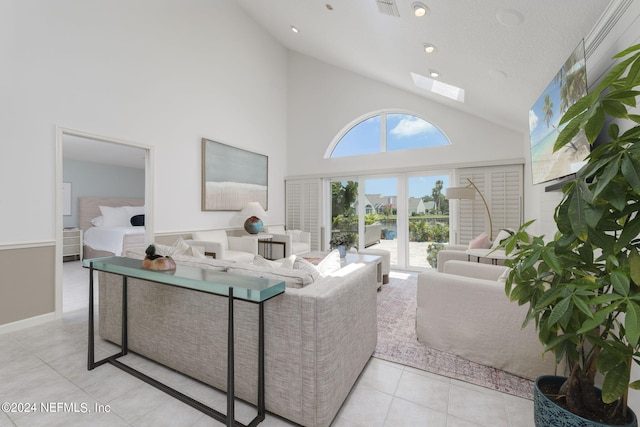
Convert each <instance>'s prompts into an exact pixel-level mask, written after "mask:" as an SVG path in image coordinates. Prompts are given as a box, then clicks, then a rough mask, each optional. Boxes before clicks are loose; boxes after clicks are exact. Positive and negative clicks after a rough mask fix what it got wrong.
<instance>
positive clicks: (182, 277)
mask: <svg viewBox="0 0 640 427" xmlns="http://www.w3.org/2000/svg"><path fill="white" fill-rule="evenodd" d="M141 262H142V261H141V260H139V259H132V258H126V257H115V256H114V257H106V258H96V259H86V260H84V261H83V263H82V265H83V267H85V268H88V269H89V270H90V274H89V338H88V339H89V343H88V344H89V345H88V356H87V359H88V360H87V369H88V370H93V369H95V368H96V367H98V366H101V365H103V364H105V363H109V364H111V365H113V366H115V367H117V368H119V369H122V370H123V371H125V372H127V373H129V374H131V375H133V376H135V377H136V378H139V379H140V380H142V381H144V382H146V383H148V384H151V385H152V386H154V387H156V388H158V389H160V390H162V391H164V392H165V393H167V394H169V395H171V396H173V397H175V398H176V399H179V400H181V401H182V402H184V403H186V404H188V405H190V406H192V407H193V408H195V409H197V410H199V411H201V412H203V413H205V414H207V415H209V416H211V417H212V418H215V419H216V420H218V421H220V422H222V423H225V425H227V426H237V425H242V424H240V423H239V422H237V421H235V398H234V394H235V389H234V331H233V323H234V322H233V302H234V300H236V299H239V300H243V301H248V302H251V303H255V304H258V306H259V312H258V340H259V342H258V408H257V410H258V415H257V416H256V417H255V418H254V419H253V420H252V421H251V422H250V423H249V424H248V425H249V426H255V425H257V424H258V423H260V422H261V421H263V420H264V418H265V402H264V306H263V304H264V303H265V301H268V300H269V299H271V298H273V297H275V296H277V295H280V294H282V293H283V292H284V290H285V282H283V281H279V280H273V279H263V278H258V277H250V276H240V275H234V274H228V273H224V272H220V271H213V270H209V269H205V268H199V267H188V266H183V265H178V266H177V268H176V270H172V271H152V270H145V269H142V268H141V267H140V264H141ZM94 270H97V271H105V272H108V273H113V274H117V275H120V276H122V340H121V345H120V350H121V351H120V352H119V353H116V354H114V355H112V356H108V357H106V358H104V359H102V360H98V361H96V360H95V345H94V339H95V338H94V334H95V331H94V306H93V304H94V301H93V300H94V294H93V282H94V280H93V271H94ZM129 278H135V279H142V280H146V281H150V282H155V283H159V284H162V285H166V286H175V287H179V288H183V289H187V290H190V291H193V292H204V293H208V294H215V295H220V296H223V297H226V298H227V299H228V300H229V304H228V305H229V313H228V322H227V324H228V328H227V340H228V343H227V413H226V414H224V413H222V412H220V411H217V410H215V409H213V408H211V407H209V406H206V405H204V404H203V403H202V402H200V401H197V400H195V399H193V398H191V397H190V396H187V395H185V394H183V393H181V392H180V391H178V390H176V389H173V388H171V387H169V386H167V385H165V384H163V383H161V382H160V381H158V380H156V379H154V378H151V377H149V376H147V375H146V374H143V373H142V372H140V371H138V370H136V369H133V368H132V367H130V366H128V365H126V364H124V363H122V362H121V361H119V360H117V359H118V358H120V357H122V356H125V355H126V354H127V353H128V333H127V330H128V323H127V311H128V308H127V280H128V279H129ZM138 283H144V282H138Z"/></svg>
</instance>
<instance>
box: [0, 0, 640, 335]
mask: <svg viewBox="0 0 640 427" xmlns="http://www.w3.org/2000/svg"><path fill="white" fill-rule="evenodd" d="M613 3H615V4H619V3H624V2H613ZM322 6H323V7H324V5H322ZM625 6H626V8H625V13H624V14H623V16H622V17H621V18H620V19H619V21H618V24H617V26H615V27H614V29H613V30H612V31H610V32H609V33H608V35H607V37H605V38H604V41H602V42H600V44H599V47H598V48H597V49H596V50H595V51H594V52H592V53H591V56H590V58H589V59H588V67H589V70H590V71H589V73H591V74H592V75H591V76H590V77H589V79H590V80H593V81H596V80H597V79H598V78H599V76H601V75H602V74H603V73H604V71H605V69H606V68H607V67H608V65H607V64H608V63H609V59H610V57H611V56H612V54H613V53H615V52H617V51H618V50H620V49H622V48H624V47H626V46H628V45H631V44H633V43H634V42H635V41H637V38H638V32H637V30H634V29H633V27H632V24H633V23H634V21H635V19H637V16H638V9H639V7H640V6H639V5H638V2H637V1H633V2H629V4H628V5H625ZM0 9H1V10H2V13H0V16H2V18H0V19H1V20H2V21H3V22H2V25H1V26H0V27H2V28H3V33H6V37H4V38H3V39H4V40H6V45H5V49H3V51H5V54H4V55H3V56H4V57H5V58H6V61H7V63H8V64H10V66H8V67H3V69H2V71H0V73H2V75H3V77H4V78H3V81H5V82H6V83H5V86H4V88H3V91H4V92H5V93H6V94H7V96H6V97H3V99H4V102H3V103H2V110H3V114H2V116H3V117H4V118H7V119H6V123H5V124H4V126H3V128H5V129H6V134H5V138H6V141H7V143H6V144H5V146H6V147H5V155H4V156H2V158H1V159H0V170H2V171H3V172H2V173H3V175H2V176H3V178H4V181H5V182H8V183H10V182H12V181H13V179H16V177H19V178H18V179H20V183H19V184H16V185H7V186H5V193H4V194H5V198H4V199H5V206H6V208H5V209H4V210H3V212H4V214H3V218H4V221H3V222H2V225H0V236H2V237H1V238H0V247H1V249H2V250H0V266H2V268H3V276H4V277H5V278H6V279H3V284H2V290H1V292H2V298H1V301H0V332H5V331H7V332H9V331H15V330H18V329H20V328H23V327H27V326H32V325H36V324H39V323H43V322H45V321H50V320H54V319H55V318H56V317H57V316H60V314H56V313H57V312H58V309H59V307H58V306H57V305H58V302H57V301H58V297H57V295H56V286H57V285H56V283H57V281H59V280H61V279H60V278H61V272H60V271H59V270H60V264H59V263H58V259H57V256H56V244H57V242H58V240H59V239H60V237H59V236H60V233H61V230H59V229H58V228H59V227H58V221H59V220H60V219H59V218H58V209H59V208H58V200H57V193H58V192H57V189H56V185H57V183H58V182H59V181H60V182H61V179H60V178H59V174H60V171H59V170H58V164H59V163H58V161H59V159H57V156H58V155H59V153H58V152H57V147H56V130H57V127H61V128H65V129H73V130H77V131H84V132H88V133H91V134H95V135H101V136H104V137H109V138H113V139H116V140H120V141H128V142H131V143H133V144H136V145H139V146H140V147H143V148H145V147H148V148H149V150H150V151H151V152H152V156H153V162H154V166H153V176H152V178H153V180H152V182H151V183H150V184H149V185H150V188H151V189H152V195H151V198H150V200H152V204H151V207H150V209H151V211H150V212H151V214H152V216H153V233H154V234H156V235H162V234H171V233H180V232H189V231H192V230H206V229H211V228H233V227H235V223H234V218H233V217H234V215H235V214H234V213H232V212H204V211H202V210H201V209H200V199H201V182H200V180H201V171H200V164H201V158H200V156H201V145H200V144H201V139H202V138H203V137H206V138H209V139H213V140H217V141H220V142H223V143H227V144H230V145H233V146H237V147H240V148H244V149H248V150H251V151H255V152H259V153H262V154H265V155H267V156H268V157H269V183H270V185H269V210H268V211H269V217H270V222H271V223H274V224H276V223H284V221H285V217H286V212H285V191H284V181H285V179H288V178H291V177H309V176H314V177H317V176H340V174H345V173H347V172H348V173H350V174H351V173H362V174H366V173H368V172H372V171H376V172H379V171H391V170H411V169H418V168H419V169H421V170H436V169H454V168H459V167H464V166H472V165H478V166H487V165H496V164H512V163H521V164H524V165H525V171H524V199H525V200H524V207H525V213H524V217H525V218H526V219H531V218H535V219H537V220H538V221H537V224H536V232H537V233H545V232H548V231H549V230H551V229H552V228H553V223H552V221H551V215H552V212H553V207H554V206H555V205H556V204H557V202H558V200H559V198H560V194H559V193H558V192H555V193H546V192H545V191H544V188H543V187H540V186H533V185H532V184H531V182H530V178H529V176H530V171H529V169H528V168H529V162H528V156H529V152H528V144H529V141H528V130H527V128H526V117H523V118H522V120H523V123H524V126H507V125H505V124H497V123H495V122H491V121H488V120H485V119H483V118H480V117H478V116H476V115H472V114H469V113H464V112H461V111H459V110H457V109H455V108H453V107H452V106H451V105H450V104H449V105H443V104H441V103H438V102H436V101H433V100H432V99H427V98H425V97H422V96H419V95H416V94H414V93H409V92H407V91H404V90H402V89H398V88H396V87H393V86H391V85H388V84H385V83H381V82H379V81H376V80H374V79H372V78H370V77H365V76H362V75H359V74H356V73H354V72H352V71H348V70H345V69H343V68H340V67H337V66H335V65H331V64H328V63H325V62H322V61H319V60H317V59H314V58H313V57H311V56H308V55H304V54H301V53H296V52H294V51H292V50H288V49H287V48H285V47H284V46H283V45H282V44H281V43H279V42H278V41H277V39H276V38H274V37H273V36H272V35H270V34H269V33H268V32H267V31H266V30H265V29H263V28H262V27H261V26H259V25H258V24H256V22H255V21H254V20H253V19H252V18H251V17H250V15H249V14H247V13H246V12H245V10H244V9H243V8H241V7H240V6H238V5H237V4H236V3H235V2H223V1H214V2H211V1H193V2H188V3H186V4H185V3H184V2H180V3H179V2H171V1H167V2H163V3H162V4H158V3H157V2H150V1H144V2H142V1H141V2H124V1H121V2H90V3H87V2H75V1H57V2H55V3H54V2H45V1H27V2H17V1H16V2H10V3H5V4H3V5H2V6H0ZM595 24H596V22H595V20H594V22H591V23H588V25H587V24H585V28H586V30H585V31H584V32H583V33H582V34H578V35H576V40H575V43H574V42H573V41H571V42H570V43H569V42H567V44H571V45H575V44H577V41H578V40H579V39H581V38H583V37H585V38H586V37H588V35H589V34H588V32H589V30H590V29H591V28H592V27H593V26H594V25H595ZM303 34H304V33H302V34H301V35H303ZM544 48H545V49H550V48H549V47H548V46H545V47H544ZM570 50H571V49H569V50H567V51H566V52H554V55H556V56H557V58H559V60H558V61H557V67H555V68H558V67H559V66H560V65H561V63H562V61H563V60H564V58H565V57H566V55H567V53H568V52H569V51H570ZM529 66H531V67H533V66H535V64H529ZM555 71H556V70H555V69H554V70H548V75H547V76H546V77H545V78H543V79H542V80H546V81H549V80H550V79H551V78H552V77H553V74H554V72H555ZM541 90H542V87H540V88H536V89H535V90H533V92H536V93H537V92H540V91H541ZM468 96H472V95H471V94H469V95H468ZM531 101H533V98H532V99H531ZM387 109H401V110H403V111H411V112H413V113H415V114H416V115H418V116H420V117H424V118H426V119H428V120H429V121H431V122H432V123H436V124H437V125H438V126H439V127H440V128H441V129H442V130H443V131H444V132H445V133H446V134H447V135H448V136H449V137H450V139H451V141H452V145H451V146H450V147H446V148H443V149H438V150H434V151H428V152H426V151H421V152H420V155H415V153H406V152H396V153H386V154H387V155H382V153H381V154H379V155H372V156H370V157H368V159H367V162H359V163H357V164H354V163H353V162H352V161H351V160H350V159H348V158H341V159H325V158H324V154H325V151H326V149H327V147H328V146H329V144H330V143H331V141H332V140H333V138H335V136H336V135H337V134H338V133H339V131H340V130H341V129H343V128H344V127H345V126H347V125H348V124H349V123H351V122H352V121H353V120H355V119H357V118H358V117H361V116H362V115H364V114H367V113H370V112H373V111H382V110H387ZM525 113H526V111H525ZM461 124H463V125H461ZM487 145H490V146H491V149H486V148H485V147H486V146H487ZM34 265H37V266H38V268H34Z"/></svg>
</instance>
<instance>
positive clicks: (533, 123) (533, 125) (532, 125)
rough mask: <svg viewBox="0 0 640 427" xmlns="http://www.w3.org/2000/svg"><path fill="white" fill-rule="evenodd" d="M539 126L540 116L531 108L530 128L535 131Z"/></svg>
mask: <svg viewBox="0 0 640 427" xmlns="http://www.w3.org/2000/svg"><path fill="white" fill-rule="evenodd" d="M537 127H538V116H536V113H535V112H534V111H533V110H529V130H530V131H533V130H534V129H535V128H537Z"/></svg>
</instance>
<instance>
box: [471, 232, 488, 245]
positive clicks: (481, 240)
mask: <svg viewBox="0 0 640 427" xmlns="http://www.w3.org/2000/svg"><path fill="white" fill-rule="evenodd" d="M488 244H489V236H488V235H487V233H484V232H483V233H482V234H480V235H479V236H478V237H476V238H474V239H472V240H471V241H469V249H484V248H486V247H487V246H488Z"/></svg>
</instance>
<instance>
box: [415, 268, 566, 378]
mask: <svg viewBox="0 0 640 427" xmlns="http://www.w3.org/2000/svg"><path fill="white" fill-rule="evenodd" d="M443 267H444V268H443V270H444V271H443V272H437V271H434V270H429V271H425V272H423V273H420V274H419V275H418V286H417V293H416V306H417V309H416V335H417V337H418V340H419V341H421V342H423V343H424V344H425V345H426V346H427V347H430V348H435V349H437V350H440V351H444V352H447V353H451V354H455V355H457V356H459V357H462V358H464V359H467V360H471V361H473V362H476V363H480V364H482V365H486V366H491V367H494V368H497V369H500V370H504V371H507V372H510V373H512V374H515V375H518V376H520V377H523V378H529V379H535V378H536V377H538V376H540V375H548V374H553V373H554V372H555V368H556V366H555V357H554V356H553V354H551V353H547V354H545V356H544V358H543V357H542V353H543V350H544V346H543V345H542V344H541V343H540V341H539V339H538V334H537V332H536V329H535V326H534V324H533V323H534V322H531V323H530V324H529V325H527V327H526V328H524V329H523V328H522V322H523V321H524V319H525V316H526V314H527V306H519V305H518V303H517V302H511V301H510V300H509V297H507V296H506V295H505V292H504V286H505V282H504V280H505V279H506V277H505V276H504V275H503V274H504V273H505V272H506V271H507V267H504V266H499V265H490V264H483V263H476V262H467V261H459V260H449V261H447V262H446V263H445V264H444V266H443ZM563 369H564V366H563V364H561V365H560V366H559V367H558V372H563Z"/></svg>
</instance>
